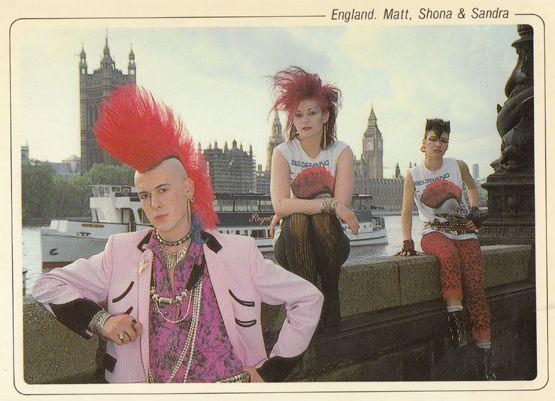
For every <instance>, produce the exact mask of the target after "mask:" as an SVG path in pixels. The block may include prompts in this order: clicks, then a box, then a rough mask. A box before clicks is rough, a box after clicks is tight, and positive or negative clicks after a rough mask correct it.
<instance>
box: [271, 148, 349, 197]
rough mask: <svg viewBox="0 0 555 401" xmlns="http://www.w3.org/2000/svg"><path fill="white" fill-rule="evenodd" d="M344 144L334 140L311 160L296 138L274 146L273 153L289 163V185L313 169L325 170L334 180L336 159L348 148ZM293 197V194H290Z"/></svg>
mask: <svg viewBox="0 0 555 401" xmlns="http://www.w3.org/2000/svg"><path fill="white" fill-rule="evenodd" d="M348 147H349V145H347V144H346V143H345V142H341V141H338V140H335V141H334V142H333V143H332V144H331V145H330V146H328V147H327V148H326V149H322V150H320V153H319V154H318V156H316V157H315V158H311V157H310V156H308V155H307V154H306V152H305V151H304V150H303V148H302V147H301V142H300V141H299V139H298V138H293V139H292V140H290V141H285V142H282V143H281V144H279V145H278V146H276V148H275V151H278V152H279V153H281V154H282V155H283V157H284V158H285V160H287V163H289V184H291V185H293V182H294V181H295V178H297V176H298V175H299V174H300V173H302V172H306V171H308V170H309V169H311V168H314V167H323V168H325V169H326V170H327V171H328V172H329V173H330V174H331V175H332V177H333V178H334V179H335V169H336V168H337V159H338V158H339V155H340V154H341V152H343V150H345V149H346V148H348ZM292 196H293V194H292Z"/></svg>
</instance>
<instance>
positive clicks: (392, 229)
mask: <svg viewBox="0 0 555 401" xmlns="http://www.w3.org/2000/svg"><path fill="white" fill-rule="evenodd" d="M385 226H386V229H387V238H388V241H389V242H388V243H387V244H386V245H374V246H360V247H354V248H351V253H350V255H349V258H351V257H360V256H385V255H393V254H395V253H396V252H398V251H399V249H400V247H401V243H402V242H403V241H402V240H403V238H402V234H401V216H385ZM412 227H413V230H412V231H413V239H414V243H415V244H416V248H417V250H419V251H420V249H419V248H420V230H421V229H422V223H421V222H420V220H419V219H418V216H413V218H412ZM22 252H23V258H22V259H23V269H25V270H26V271H27V273H26V275H25V293H26V294H30V293H31V288H32V287H33V284H34V283H35V281H36V279H37V278H38V277H39V276H40V275H41V274H42V269H41V257H40V228H38V227H23V247H22Z"/></svg>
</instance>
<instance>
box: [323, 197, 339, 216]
mask: <svg viewBox="0 0 555 401" xmlns="http://www.w3.org/2000/svg"><path fill="white" fill-rule="evenodd" d="M336 208H337V200H336V199H334V198H326V199H324V200H323V201H322V202H321V203H320V213H326V214H335V209H336Z"/></svg>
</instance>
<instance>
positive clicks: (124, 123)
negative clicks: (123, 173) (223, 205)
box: [33, 85, 323, 383]
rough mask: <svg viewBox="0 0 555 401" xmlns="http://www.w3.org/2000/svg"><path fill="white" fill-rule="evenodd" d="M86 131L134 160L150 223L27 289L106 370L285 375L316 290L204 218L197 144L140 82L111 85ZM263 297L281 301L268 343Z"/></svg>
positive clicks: (111, 377)
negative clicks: (95, 347)
mask: <svg viewBox="0 0 555 401" xmlns="http://www.w3.org/2000/svg"><path fill="white" fill-rule="evenodd" d="M94 132H95V135H96V137H97V140H98V143H99V145H100V146H101V147H102V148H103V149H104V150H106V151H107V152H108V153H110V154H111V155H112V156H113V157H115V158H116V159H118V160H120V161H122V162H123V163H126V164H128V165H129V166H131V167H132V168H134V169H135V170H136V173H135V186H136V187H137V191H138V194H139V199H140V202H141V207H142V209H143V210H144V212H145V213H146V215H147V217H148V219H149V220H150V222H151V223H152V225H153V226H154V228H153V229H148V230H144V231H139V232H130V233H125V234H117V235H113V236H111V237H110V239H109V240H108V243H107V244H106V248H105V250H104V251H103V252H102V253H100V254H98V255H95V256H92V257H91V258H89V259H87V260H85V259H79V260H77V261H75V262H74V263H72V264H70V265H68V266H66V267H64V268H61V269H55V270H52V271H51V272H49V273H46V274H44V275H43V276H41V277H40V278H39V279H38V280H37V282H36V284H35V286H34V288H33V296H34V297H35V298H36V299H37V300H38V301H39V302H41V303H42V304H43V305H44V306H45V307H46V309H48V311H50V312H51V313H53V314H54V316H55V317H56V318H57V319H58V320H59V321H60V322H61V323H63V324H64V325H66V326H67V327H68V328H70V329H71V330H73V331H75V332H76V333H78V334H79V335H81V336H83V337H85V338H90V337H91V334H92V333H95V334H98V335H100V336H103V337H104V338H105V339H106V340H107V348H106V355H105V358H104V367H105V368H106V371H105V377H106V380H107V381H108V382H112V383H133V382H149V383H154V382H155V383H185V382H204V383H207V382H233V381H243V382H244V381H282V380H284V379H285V378H286V376H287V375H288V374H289V372H290V371H291V370H292V369H293V367H294V366H295V364H296V363H297V362H298V360H299V359H300V358H301V355H302V353H303V352H304V351H305V350H306V348H307V347H308V344H309V342H310V339H311V337H312V335H313V333H314V331H315V329H316V325H317V323H318V319H319V317H320V311H321V308H322V302H323V298H322V294H321V293H320V292H319V291H318V290H317V289H316V288H315V287H314V286H313V285H312V284H310V283H309V282H308V281H305V280H304V279H302V278H300V277H298V276H296V275H294V274H292V273H289V272H288V271H286V270H284V269H283V268H281V267H280V266H278V265H275V264H273V263H271V262H270V261H267V260H264V258H263V257H262V255H261V254H260V252H259V251H258V249H257V248H256V245H255V243H254V240H253V239H252V238H249V237H241V236H233V235H224V234H220V233H218V232H217V231H215V230H214V227H215V224H216V221H217V215H216V213H215V211H214V208H213V203H212V202H213V193H212V188H211V186H210V182H209V178H208V176H207V173H206V164H205V162H204V161H203V158H202V155H201V154H200V153H198V152H197V151H196V150H195V148H194V145H193V141H192V139H191V137H189V136H188V135H186V134H185V135H184V134H183V133H184V128H183V125H182V123H181V121H180V120H179V118H175V117H174V114H173V112H172V110H171V109H169V108H168V107H166V106H165V105H163V104H160V103H157V102H156V101H155V100H154V98H153V97H152V95H151V94H150V93H149V92H147V91H145V90H144V89H141V88H139V87H137V86H135V85H125V86H121V87H119V88H118V89H116V90H115V91H114V92H113V93H112V95H111V96H110V98H108V99H107V100H106V101H104V103H103V104H102V110H101V115H100V118H99V119H98V121H97V122H96V124H95V127H94ZM262 302H264V303H266V304H272V305H279V304H285V309H286V311H287V317H286V319H285V322H284V323H283V327H282V329H281V332H280V335H279V338H278V340H277V342H276V344H275V345H274V347H273V349H272V351H271V352H270V354H269V355H268V354H267V353H266V350H265V348H264V341H263V338H262V326H261V316H260V309H261V303H262ZM101 305H104V307H102V306H101Z"/></svg>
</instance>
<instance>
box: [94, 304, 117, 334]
mask: <svg viewBox="0 0 555 401" xmlns="http://www.w3.org/2000/svg"><path fill="white" fill-rule="evenodd" d="M111 317H112V315H111V314H109V313H108V312H106V311H105V310H104V309H101V310H99V311H98V312H96V313H95V315H94V316H93V317H92V319H91V322H90V323H89V328H90V330H91V332H92V333H94V334H96V335H97V336H99V337H102V328H103V327H104V324H105V323H106V320H108V319H109V318H111Z"/></svg>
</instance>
